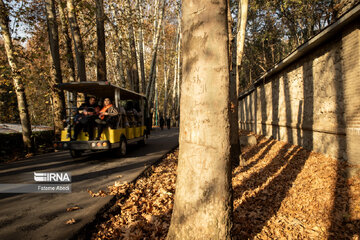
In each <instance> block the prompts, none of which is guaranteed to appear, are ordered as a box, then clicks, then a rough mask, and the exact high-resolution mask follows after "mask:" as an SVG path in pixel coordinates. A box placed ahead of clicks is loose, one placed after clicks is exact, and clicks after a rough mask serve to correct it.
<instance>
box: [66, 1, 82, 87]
mask: <svg viewBox="0 0 360 240" xmlns="http://www.w3.org/2000/svg"><path fill="white" fill-rule="evenodd" d="M66 3H67V10H68V15H69V23H70V29H71V35H72V37H73V41H74V46H75V55H76V65H77V71H78V79H79V81H80V82H85V81H86V67H85V53H84V47H83V43H82V39H81V34H80V28H79V25H78V22H77V17H76V10H75V6H74V0H67V2H66Z"/></svg>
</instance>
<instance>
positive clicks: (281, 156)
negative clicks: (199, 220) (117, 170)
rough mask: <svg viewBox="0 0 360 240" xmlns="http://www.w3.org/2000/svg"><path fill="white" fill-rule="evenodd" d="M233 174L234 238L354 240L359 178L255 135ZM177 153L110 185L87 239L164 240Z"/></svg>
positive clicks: (359, 225)
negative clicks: (112, 199) (110, 199)
mask: <svg viewBox="0 0 360 240" xmlns="http://www.w3.org/2000/svg"><path fill="white" fill-rule="evenodd" d="M256 138H257V140H258V144H257V145H256V146H253V147H250V148H247V149H244V150H243V154H242V155H243V157H244V158H245V160H246V166H244V167H237V168H235V169H234V170H233V189H234V228H233V231H234V232H233V236H234V238H235V239H359V236H360V179H359V178H356V179H349V180H346V171H345V164H344V163H341V162H338V161H336V160H334V159H331V158H328V157H325V156H324V155H321V154H317V153H313V152H309V151H307V150H305V149H303V148H301V147H298V146H294V145H290V144H287V143H285V142H279V141H276V140H273V139H267V138H264V137H261V136H256ZM177 157H178V151H175V152H174V153H171V154H169V155H168V156H167V157H166V158H165V159H164V160H163V161H162V162H161V163H160V164H159V165H157V166H155V167H152V168H151V169H149V170H148V171H147V172H146V173H145V174H144V176H143V177H142V178H140V179H138V180H137V182H136V183H134V184H127V183H125V184H115V186H112V187H110V188H109V192H107V193H105V192H99V193H92V192H90V193H91V194H92V195H93V196H94V197H96V196H104V195H106V194H113V195H117V196H118V197H119V200H118V201H117V202H116V204H115V205H114V206H113V207H112V208H111V209H110V210H109V211H108V212H106V213H105V214H104V216H103V220H102V222H101V223H99V224H98V225H97V227H96V230H95V231H94V232H93V234H92V238H93V239H164V238H165V237H166V233H167V231H168V228H169V224H170V219H171V211H172V207H173V197H174V193H175V181H176V167H177Z"/></svg>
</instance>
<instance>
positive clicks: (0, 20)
mask: <svg viewBox="0 0 360 240" xmlns="http://www.w3.org/2000/svg"><path fill="white" fill-rule="evenodd" d="M0 27H1V35H2V37H3V39H4V45H5V50H6V55H7V59H8V62H9V65H10V67H11V72H12V79H13V84H14V88H15V93H16V98H17V102H18V109H19V115H20V122H21V127H22V137H23V141H24V146H25V148H26V150H27V151H28V152H32V150H33V145H32V142H31V124H30V117H29V111H28V106H27V102H26V95H25V87H24V84H23V79H22V76H21V72H20V69H19V67H18V61H17V59H16V53H15V50H14V46H13V43H12V39H11V35H10V28H9V11H8V8H7V6H6V5H5V3H4V1H3V0H0Z"/></svg>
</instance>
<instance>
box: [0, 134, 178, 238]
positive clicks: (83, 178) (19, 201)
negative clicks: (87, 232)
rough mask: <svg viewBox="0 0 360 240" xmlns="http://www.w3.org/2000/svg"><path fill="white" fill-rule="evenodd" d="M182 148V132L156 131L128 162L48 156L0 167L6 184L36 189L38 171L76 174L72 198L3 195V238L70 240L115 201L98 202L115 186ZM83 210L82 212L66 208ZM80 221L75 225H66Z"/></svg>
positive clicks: (133, 149)
mask: <svg viewBox="0 0 360 240" xmlns="http://www.w3.org/2000/svg"><path fill="white" fill-rule="evenodd" d="M177 145H178V129H177V128H175V129H174V128H173V129H170V130H167V129H164V130H163V131H161V130H156V131H152V132H151V135H150V138H149V139H148V142H147V145H146V146H142V147H140V146H137V145H136V144H134V145H129V146H128V154H127V156H126V157H124V158H116V157H113V156H112V154H111V153H109V152H107V153H104V152H103V153H99V152H97V153H85V154H84V155H83V156H82V157H81V158H77V159H72V158H71V157H70V154H69V152H67V151H61V152H57V153H49V154H43V155H39V156H35V157H33V158H30V159H27V160H24V161H19V162H15V163H11V164H2V165H0V184H23V183H26V184H28V183H29V184H34V183H36V182H35V181H34V178H33V176H34V174H33V172H70V173H71V175H72V179H71V180H72V182H71V187H72V192H71V193H22V194H20V193H17V194H13V193H0V239H68V238H71V237H72V236H73V235H74V234H76V233H78V231H79V230H80V229H82V228H83V227H84V226H85V225H86V224H88V223H90V222H92V221H93V220H94V219H95V216H96V213H98V212H99V211H100V210H101V209H102V208H103V207H104V206H106V204H107V203H109V201H110V200H111V199H112V197H113V196H107V197H97V198H92V197H91V196H90V195H89V193H88V192H87V190H91V191H93V192H96V191H98V190H100V189H102V190H106V189H107V186H109V185H113V184H114V182H115V181H120V182H124V181H127V182H131V181H133V180H134V179H135V178H136V177H137V176H139V175H140V174H141V173H142V172H143V171H144V170H145V169H146V168H147V167H149V166H151V164H152V163H154V162H155V161H157V160H159V159H160V158H161V157H162V156H163V155H165V154H166V153H167V152H169V151H170V150H171V149H173V148H174V147H176V146H177ZM74 206H78V207H80V209H79V210H76V211H71V212H67V211H66V209H67V208H70V207H74ZM70 219H75V221H76V222H75V223H74V224H71V225H69V224H66V222H67V221H68V220H70Z"/></svg>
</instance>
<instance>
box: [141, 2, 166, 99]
mask: <svg viewBox="0 0 360 240" xmlns="http://www.w3.org/2000/svg"><path fill="white" fill-rule="evenodd" d="M165 4H166V1H165V0H163V3H162V7H161V11H159V14H158V16H157V18H158V19H159V21H158V23H157V25H156V34H155V41H154V46H153V55H152V58H151V65H150V74H149V82H148V85H147V88H146V98H147V99H149V97H150V94H151V92H150V91H151V86H152V85H153V84H154V73H155V71H156V57H157V50H158V46H159V42H160V30H161V24H162V20H163V18H164V10H165Z"/></svg>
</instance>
